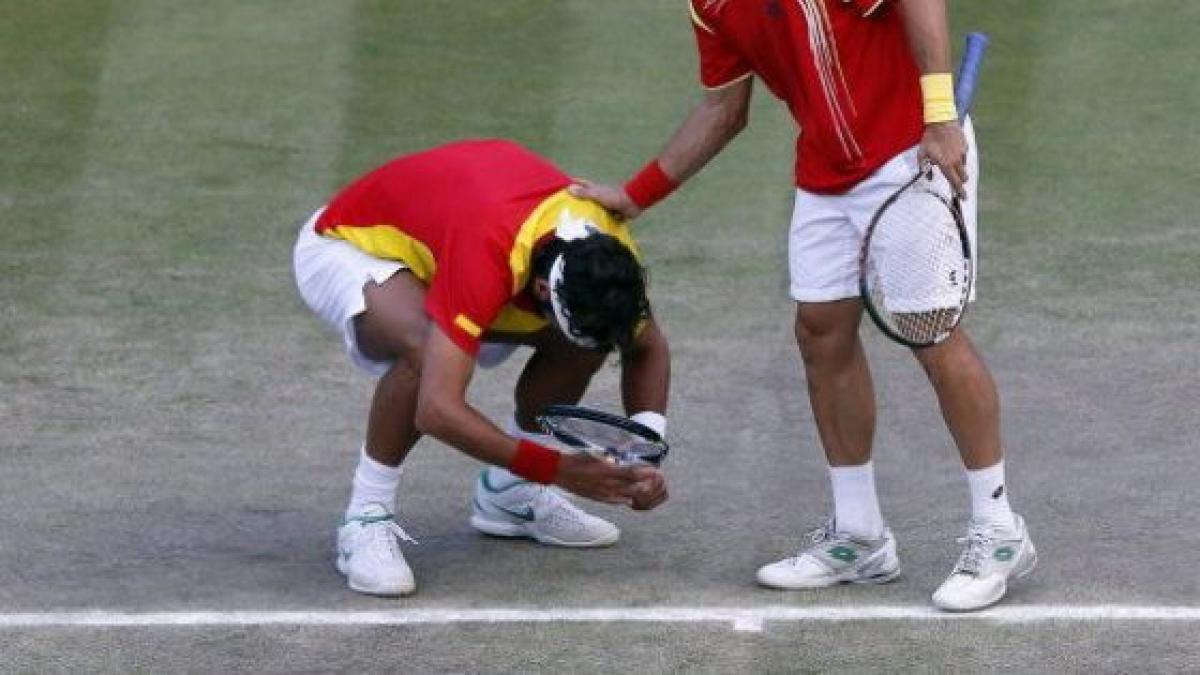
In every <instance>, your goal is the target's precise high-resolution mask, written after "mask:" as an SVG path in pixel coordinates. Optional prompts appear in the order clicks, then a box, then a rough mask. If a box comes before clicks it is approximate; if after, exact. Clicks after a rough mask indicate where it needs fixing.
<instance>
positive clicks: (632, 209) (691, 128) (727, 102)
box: [571, 77, 754, 219]
mask: <svg viewBox="0 0 1200 675" xmlns="http://www.w3.org/2000/svg"><path fill="white" fill-rule="evenodd" d="M753 91H754V90H753V79H752V78H749V77H747V78H743V79H740V80H738V81H736V82H733V83H731V84H729V85H726V86H724V87H721V88H719V89H711V90H709V91H708V92H706V93H705V96H704V98H703V99H702V100H701V101H700V103H698V104H697V105H696V106H695V107H694V108H692V111H691V112H690V113H689V114H688V116H687V118H686V119H684V121H683V123H682V124H680V125H679V128H678V129H676V130H675V133H674V134H672V136H671V138H670V140H668V141H667V144H666V146H665V147H664V148H663V150H662V152H661V153H659V155H658V158H657V160H655V162H652V163H651V164H655V163H656V164H657V168H658V169H659V170H661V172H662V173H663V174H665V176H664V177H663V178H665V180H667V181H669V183H670V185H671V187H672V188H673V187H675V186H678V185H680V184H682V183H683V182H684V181H686V180H687V179H689V178H691V177H692V176H693V175H695V174H696V173H697V172H698V171H700V169H702V168H704V166H705V165H706V164H708V162H709V161H710V160H712V158H713V157H715V156H716V155H717V153H719V152H720V151H721V150H722V149H724V147H725V146H726V145H728V144H729V142H730V141H731V140H733V138H734V137H735V136H737V135H738V133H740V132H741V131H742V129H744V128H745V126H746V122H747V119H748V115H749V109H750V96H751V94H752V93H753ZM632 182H633V181H631V183H632ZM571 191H572V193H573V194H574V195H575V196H577V197H583V198H585V199H591V200H593V201H595V202H597V203H599V204H600V205H602V206H604V207H605V208H607V209H608V210H610V211H612V212H614V213H616V214H618V215H620V216H621V217H623V218H625V219H632V218H636V217H637V216H638V215H640V214H641V212H642V211H643V208H642V206H639V204H638V200H637V199H636V195H633V196H631V195H630V194H629V192H630V184H628V183H627V184H626V185H625V186H624V187H622V186H616V185H604V184H599V183H589V182H587V181H581V182H580V183H579V184H578V185H575V186H573V187H572V188H571ZM643 203H644V202H643Z"/></svg>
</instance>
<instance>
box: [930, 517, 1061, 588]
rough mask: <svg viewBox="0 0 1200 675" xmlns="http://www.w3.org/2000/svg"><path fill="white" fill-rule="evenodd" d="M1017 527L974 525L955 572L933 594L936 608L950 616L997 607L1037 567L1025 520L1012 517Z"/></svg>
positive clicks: (1035, 554) (966, 539) (960, 541)
mask: <svg viewBox="0 0 1200 675" xmlns="http://www.w3.org/2000/svg"><path fill="white" fill-rule="evenodd" d="M1013 518H1014V520H1015V521H1016V527H1015V528H1014V529H1012V530H1007V529H1001V528H999V527H996V526H994V525H986V524H981V523H971V524H970V525H969V526H968V527H967V536H966V537H964V538H961V539H959V540H958V542H959V543H960V544H964V547H963V552H962V555H960V556H959V557H958V562H957V563H955V565H954V571H953V572H951V573H950V576H949V577H948V578H947V579H946V581H945V582H943V583H942V585H941V586H940V587H938V589H937V591H935V592H934V594H933V604H934V605H936V606H937V607H938V608H939V609H944V610H946V611H948V612H969V611H971V610H976V609H983V608H984V607H987V606H989V605H994V604H996V603H997V602H999V601H1000V599H1001V598H1003V597H1004V594H1005V593H1007V592H1008V582H1009V580H1011V579H1020V578H1022V577H1024V576H1026V575H1027V574H1029V573H1030V572H1032V571H1033V568H1034V567H1035V566H1036V565H1037V551H1036V550H1035V549H1034V548H1033V540H1032V539H1030V538H1029V530H1028V529H1027V528H1026V527H1025V519H1024V518H1022V517H1021V516H1018V515H1015V514H1014V515H1013Z"/></svg>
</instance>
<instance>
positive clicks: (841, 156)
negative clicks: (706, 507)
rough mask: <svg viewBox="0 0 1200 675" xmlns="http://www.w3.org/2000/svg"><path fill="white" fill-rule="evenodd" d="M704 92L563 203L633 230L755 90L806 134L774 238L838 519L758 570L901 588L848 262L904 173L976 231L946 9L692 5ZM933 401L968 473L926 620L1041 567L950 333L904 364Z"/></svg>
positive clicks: (986, 598) (989, 420) (940, 1)
mask: <svg viewBox="0 0 1200 675" xmlns="http://www.w3.org/2000/svg"><path fill="white" fill-rule="evenodd" d="M690 8H691V13H692V23H693V24H694V28H695V34H696V39H697V42H698V46H699V51H700V79H701V81H702V83H703V84H704V86H705V87H706V88H707V89H708V93H707V95H706V96H705V98H704V100H703V101H702V102H701V103H700V104H699V105H697V106H696V107H695V108H694V109H693V110H692V112H691V114H690V115H689V116H688V117H687V119H686V120H685V121H684V122H683V124H682V125H681V126H680V127H679V129H678V130H677V131H676V132H675V134H674V136H673V137H672V138H671V139H670V141H668V143H667V145H666V148H665V149H663V151H662V152H661V154H660V155H659V156H658V157H657V158H656V159H655V160H654V161H652V162H650V163H649V164H647V165H646V167H645V168H644V169H643V170H642V171H641V172H639V173H638V174H637V175H636V176H635V177H634V178H633V179H632V180H631V181H629V183H627V184H626V185H625V186H624V188H620V187H615V186H606V185H583V186H580V187H579V188H578V189H576V190H575V193H576V194H579V195H581V196H587V197H590V198H593V199H595V200H597V201H598V202H600V203H602V204H604V205H605V206H607V207H608V208H610V209H613V210H614V211H616V212H618V213H620V214H622V215H623V216H625V217H626V218H632V217H635V216H637V215H638V214H639V213H640V212H641V211H642V210H643V209H645V208H648V207H649V206H650V205H651V204H653V203H655V202H656V201H657V200H659V199H661V198H663V197H665V196H666V195H667V194H668V193H669V192H670V191H671V190H672V189H674V188H675V187H676V186H677V185H678V184H679V183H680V182H682V181H684V180H686V179H687V178H689V177H690V176H692V175H693V174H695V173H696V172H697V171H699V170H700V168H701V167H703V166H704V165H705V164H706V163H707V162H708V161H709V160H711V159H712V158H713V157H714V156H715V155H716V154H717V153H718V152H720V151H721V149H722V148H724V147H725V145H726V144H727V143H728V142H729V141H730V140H732V139H733V137H734V136H735V135H737V133H738V132H740V131H741V129H742V128H743V126H744V125H745V123H746V115H747V110H748V108H749V102H750V95H751V91H752V89H751V87H752V84H753V78H754V77H758V78H759V79H761V80H762V81H763V84H765V85H766V86H767V87H768V88H769V89H770V90H771V92H772V93H774V94H775V95H776V96H778V97H779V98H781V99H782V100H783V101H784V102H785V103H786V104H787V106H788V108H789V110H791V112H792V114H793V115H794V116H795V118H796V121H797V123H798V124H799V126H800V129H802V132H801V134H800V137H799V139H798V141H797V143H796V150H797V160H796V186H797V189H796V197H795V210H794V213H793V215H792V223H791V233H790V236H789V240H788V258H789V260H790V267H791V293H792V297H793V298H794V299H795V300H796V302H797V311H796V338H797V340H798V342H799V346H800V353H801V356H802V357H803V360H804V368H805V373H806V375H807V378H808V391H809V400H810V403H811V405H812V409H813V416H814V417H815V418H816V422H817V428H818V431H819V433H820V437H821V443H822V444H823V445H824V448H825V457H826V460H827V461H828V463H829V473H830V477H831V480H832V483H833V498H834V516H833V518H832V519H830V520H829V522H828V523H827V524H826V525H825V526H824V527H821V528H819V529H818V530H817V531H816V532H814V533H813V535H812V536H811V538H810V539H809V540H807V543H806V545H805V546H804V548H802V549H801V550H800V552H799V553H797V554H796V555H795V556H793V557H789V558H786V559H784V560H782V561H779V562H776V563H773V564H770V565H766V566H765V567H763V568H762V569H760V570H759V571H758V580H759V582H761V583H762V584H764V585H767V586H772V587H776V588H789V589H790V588H795V589H800V588H817V587H822V586H829V585H832V584H836V583H841V582H854V583H879V582H884V581H890V580H891V579H894V578H896V576H897V575H898V574H899V573H900V561H899V559H898V558H897V556H896V540H895V537H894V536H893V535H892V531H891V530H890V529H888V528H887V527H886V525H885V524H884V521H883V516H882V515H881V512H880V507H879V500H878V497H877V496H876V492H875V477H874V471H873V469H872V465H871V443H872V438H873V435H874V432H875V398H874V391H873V387H872V383H871V374H870V370H869V369H868V366H867V360H866V355H865V353H864V351H863V345H862V343H861V341H860V340H859V337H858V326H859V323H860V321H861V319H862V312H863V306H862V303H861V302H860V301H859V299H858V295H859V291H858V252H859V247H860V245H861V243H862V238H863V233H864V232H865V230H866V226H867V224H868V223H869V222H870V219H871V216H872V214H873V212H874V211H875V209H876V208H878V207H879V205H880V204H881V203H882V202H883V201H884V199H885V198H886V197H887V196H888V195H890V194H892V193H893V192H894V191H895V190H897V189H899V188H900V186H901V185H903V184H904V183H905V182H907V181H908V180H909V179H910V178H912V176H914V175H915V174H916V171H917V167H918V160H919V159H920V158H927V159H929V160H930V161H932V162H933V163H934V164H936V165H937V166H938V168H939V169H940V170H941V172H942V173H943V174H944V176H945V177H946V179H948V181H949V183H950V185H952V186H953V188H954V189H955V190H957V191H958V192H960V194H963V195H964V196H966V197H967V198H968V199H967V201H965V202H964V204H963V206H964V211H965V212H966V213H965V214H964V215H965V217H966V221H967V225H968V229H969V230H971V231H973V230H974V227H975V203H976V200H975V199H974V196H975V183H976V181H975V179H974V176H973V174H974V173H975V171H974V168H975V166H976V159H975V153H974V150H973V147H972V148H971V149H970V151H969V150H968V140H969V138H968V137H969V135H970V133H971V131H970V127H969V125H968V127H967V130H966V132H965V134H964V131H963V130H962V129H961V128H960V126H959V125H958V123H957V112H956V111H955V109H954V97H953V87H952V83H951V76H950V46H949V37H948V30H947V25H946V23H947V22H946V8H945V2H944V0H764V1H757V2H740V1H739V0H715V1H714V0H691V2H690ZM915 354H916V358H917V360H918V361H920V363H921V365H922V366H923V367H924V369H925V372H926V374H927V375H928V376H929V381H930V382H931V383H932V385H933V388H934V390H935V391H936V392H937V396H938V401H939V403H940V404H941V408H942V414H943V416H944V417H945V420H946V423H947V424H948V426H949V427H950V432H951V433H952V435H953V436H954V439H955V441H956V442H957V444H958V448H959V452H960V453H961V456H962V460H963V463H964V464H965V465H966V469H967V482H968V484H969V486H970V493H971V521H970V524H969V525H968V528H967V539H966V547H965V548H964V549H963V552H962V555H961V556H960V557H959V559H958V562H957V563H956V564H955V566H954V569H953V571H952V572H951V574H950V576H949V578H947V579H946V581H945V583H943V584H942V585H941V587H940V588H939V589H938V590H937V592H935V593H934V595H933V601H934V604H936V605H937V606H939V607H941V608H943V609H948V610H970V609H978V608H980V607H985V606H987V605H990V604H992V603H994V602H996V601H998V600H1000V598H1001V597H1003V595H1004V593H1005V592H1006V590H1007V583H1008V580H1009V579H1010V578H1012V577H1017V576H1021V575H1024V574H1026V573H1028V572H1029V571H1030V570H1032V569H1033V565H1034V563H1035V561H1036V560H1037V557H1036V553H1035V552H1034V548H1033V543H1032V542H1031V540H1030V538H1029V533H1028V531H1027V530H1026V529H1025V523H1024V521H1023V520H1022V519H1021V518H1020V516H1017V515H1015V514H1014V513H1013V512H1012V510H1011V509H1010V507H1009V503H1008V493H1007V490H1006V487H1005V482H1004V463H1003V461H1002V456H1003V455H1002V449H1001V443H1000V409H999V403H998V397H997V394H996V387H995V384H994V383H993V381H992V376H991V374H990V373H989V372H988V369H987V367H986V366H985V365H984V363H983V361H982V360H981V359H980V357H979V355H978V354H977V353H976V352H975V349H974V348H973V347H972V345H971V342H970V340H969V339H968V338H967V334H966V332H965V331H964V330H962V329H959V330H958V331H956V332H955V333H954V335H953V336H952V337H951V338H949V339H948V340H947V341H945V342H943V343H941V344H938V345H936V346H933V347H929V348H926V349H921V350H918V351H916V352H915Z"/></svg>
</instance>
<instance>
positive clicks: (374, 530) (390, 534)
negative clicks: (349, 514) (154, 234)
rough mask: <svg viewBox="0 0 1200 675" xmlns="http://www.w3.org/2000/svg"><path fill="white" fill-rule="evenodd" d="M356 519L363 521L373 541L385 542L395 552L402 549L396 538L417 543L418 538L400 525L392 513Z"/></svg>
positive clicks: (364, 527) (397, 552)
mask: <svg viewBox="0 0 1200 675" xmlns="http://www.w3.org/2000/svg"><path fill="white" fill-rule="evenodd" d="M354 520H357V521H359V522H360V523H362V526H363V529H364V530H366V532H367V536H369V537H371V540H372V541H373V542H383V543H384V544H385V545H386V546H387V547H388V550H389V551H391V552H393V553H394V554H399V552H400V549H399V547H398V546H397V544H396V540H397V539H400V540H403V541H406V542H408V543H410V544H417V540H416V539H413V538H412V536H411V535H409V534H408V533H407V532H405V531H404V528H403V527H400V523H397V522H396V519H395V517H394V516H392V515H390V514H389V515H386V516H360V517H358V518H355V519H354Z"/></svg>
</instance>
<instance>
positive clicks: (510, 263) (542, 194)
mask: <svg viewBox="0 0 1200 675" xmlns="http://www.w3.org/2000/svg"><path fill="white" fill-rule="evenodd" d="M570 184H571V178H570V177H569V176H567V174H565V173H563V172H562V170H560V169H559V168H558V167H556V166H554V165H553V164H551V163H550V162H549V161H548V160H546V159H544V158H542V157H540V156H538V155H536V154H534V153H533V152H531V151H529V150H527V149H525V148H523V147H521V146H520V145H517V144H516V143H513V142H511V141H504V140H473V141H459V142H456V143H450V144H447V145H443V146H440V147H437V148H433V149H431V150H426V151H424V152H419V153H416V154H412V155H405V156H402V157H398V158H396V159H394V160H392V161H390V162H388V163H387V164H384V165H383V166H381V167H379V168H378V169H375V170H374V171H371V172H370V173H367V174H366V175H364V176H362V177H361V178H359V179H358V180H356V181H354V182H353V183H351V184H350V185H349V186H347V187H346V188H345V189H343V190H342V191H341V192H340V193H338V194H337V195H335V196H334V198H333V199H332V201H330V203H329V205H328V206H327V207H326V208H325V212H324V213H322V214H321V217H320V218H318V219H317V224H316V231H317V232H318V233H319V234H321V235H323V236H326V237H333V238H336V239H342V240H345V241H346V242H348V243H350V244H351V245H352V246H355V247H356V248H358V249H360V250H362V251H363V252H365V253H367V254H368V255H372V256H375V257H377V258H383V259H386V260H396V261H399V262H402V263H404V265H405V266H406V267H407V268H408V269H409V271H410V272H411V273H412V274H413V275H414V276H415V277H417V278H418V279H420V280H421V281H423V282H425V284H426V285H427V287H428V291H427V292H426V295H425V310H426V311H427V312H428V313H429V316H430V318H431V319H432V320H433V321H434V322H435V323H436V324H437V325H438V327H439V328H441V329H442V331H443V332H445V333H446V335H448V336H449V337H450V338H451V339H452V340H453V341H454V342H455V343H456V344H457V345H458V346H459V347H461V348H462V349H463V350H464V351H466V352H467V353H468V354H471V355H473V356H474V355H476V354H478V352H479V343H480V340H481V339H482V337H483V335H484V332H485V330H488V331H494V332H497V333H530V332H534V331H537V330H541V329H542V328H543V327H545V326H546V325H547V321H546V319H545V317H543V316H542V314H541V312H540V311H539V310H538V307H537V303H536V301H535V300H534V298H533V296H532V295H531V294H530V293H529V289H528V286H529V280H530V274H531V267H532V258H533V253H534V251H535V250H536V249H537V247H538V245H539V243H540V242H542V241H543V240H545V239H547V238H549V237H552V236H554V232H555V230H556V228H557V227H558V226H560V225H562V224H564V223H574V224H577V225H578V224H581V223H582V224H583V225H585V226H589V227H592V228H595V229H597V230H599V231H601V232H604V233H606V234H610V235H612V236H614V237H616V238H617V239H618V240H620V241H621V242H622V243H623V244H625V245H626V246H627V247H628V248H629V249H630V250H631V251H633V252H634V255H639V253H638V250H637V247H636V245H635V244H634V242H633V239H632V237H631V236H630V234H629V229H628V227H626V226H625V225H624V224H623V223H621V222H619V221H617V220H615V219H614V218H613V217H612V216H611V215H609V213H608V212H607V211H605V210H604V209H603V208H602V207H600V206H599V205H597V204H595V203H593V202H590V201H585V200H581V199H576V198H574V197H572V196H570V195H569V194H568V193H567V192H566V190H565V188H566V187H567V186H568V185H570Z"/></svg>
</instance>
